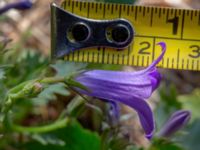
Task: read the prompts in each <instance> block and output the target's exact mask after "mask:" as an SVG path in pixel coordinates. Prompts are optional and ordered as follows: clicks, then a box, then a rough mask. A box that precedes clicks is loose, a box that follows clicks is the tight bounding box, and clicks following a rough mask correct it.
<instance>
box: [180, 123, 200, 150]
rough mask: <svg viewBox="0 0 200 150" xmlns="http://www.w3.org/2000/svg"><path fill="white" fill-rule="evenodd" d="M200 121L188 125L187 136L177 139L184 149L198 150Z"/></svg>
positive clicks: (199, 147) (199, 145)
mask: <svg viewBox="0 0 200 150" xmlns="http://www.w3.org/2000/svg"><path fill="white" fill-rule="evenodd" d="M199 127H200V120H196V121H194V122H193V123H192V124H190V125H189V126H188V127H187V129H186V132H187V133H188V134H185V135H182V136H181V137H179V139H178V140H179V141H180V143H181V144H182V145H183V146H184V147H186V149H187V150H199V149H200V142H199V139H200V128H199Z"/></svg>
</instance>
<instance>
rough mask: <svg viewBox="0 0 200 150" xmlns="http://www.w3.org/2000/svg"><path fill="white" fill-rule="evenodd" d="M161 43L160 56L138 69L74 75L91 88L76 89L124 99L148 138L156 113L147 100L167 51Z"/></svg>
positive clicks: (156, 82)
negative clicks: (159, 65)
mask: <svg viewBox="0 0 200 150" xmlns="http://www.w3.org/2000/svg"><path fill="white" fill-rule="evenodd" d="M158 45H160V46H161V48H162V53H161V55H160V56H159V57H158V58H157V59H156V60H155V61H153V63H152V64H151V65H150V66H149V67H147V68H146V69H144V70H141V71H135V72H124V71H106V70H91V71H85V72H83V73H81V74H79V75H78V76H76V77H75V80H76V81H77V82H79V83H81V84H82V85H84V86H85V87H87V89H88V90H87V91H86V90H83V89H79V88H77V90H78V91H79V92H81V93H82V94H86V95H88V96H92V97H96V98H99V99H103V100H107V101H111V102H121V103H123V104H126V105H128V106H130V107H132V108H133V109H135V110H136V112H137V113H138V116H139V119H140V122H141V125H142V127H143V129H144V131H145V133H146V137H147V138H151V137H152V135H153V132H154V128H155V126H154V118H153V112H152V110H151V108H150V107H149V105H148V103H147V101H145V99H148V98H149V97H150V96H151V94H152V92H153V91H154V90H155V89H156V88H157V87H158V85H159V83H160V80H161V74H160V73H159V72H158V71H157V68H156V64H158V62H159V61H160V60H161V59H162V58H163V55H164V53H165V51H166V45H165V43H164V42H160V43H158Z"/></svg>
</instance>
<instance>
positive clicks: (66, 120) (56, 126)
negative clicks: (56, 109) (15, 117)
mask: <svg viewBox="0 0 200 150" xmlns="http://www.w3.org/2000/svg"><path fill="white" fill-rule="evenodd" d="M69 122H70V119H69V118H64V119H62V120H58V121H55V122H54V123H52V124H49V125H44V126H38V127H24V126H20V125H16V124H13V123H11V124H10V126H11V130H13V131H16V132H23V133H24V132H28V133H45V132H50V131H53V130H56V129H59V128H63V127H66V126H67V125H68V124H69Z"/></svg>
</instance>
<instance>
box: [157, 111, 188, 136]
mask: <svg viewBox="0 0 200 150" xmlns="http://www.w3.org/2000/svg"><path fill="white" fill-rule="evenodd" d="M190 118H191V113H190V111H188V110H179V111H176V112H175V113H173V114H172V115H171V116H170V118H169V119H168V121H167V122H166V123H165V124H164V125H163V127H162V129H161V130H160V132H159V133H158V136H159V137H170V136H171V135H173V134H174V133H176V132H177V131H178V130H180V129H181V128H182V127H184V126H185V125H186V124H187V123H188V122H189V120H190Z"/></svg>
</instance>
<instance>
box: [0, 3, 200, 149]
mask: <svg viewBox="0 0 200 150" xmlns="http://www.w3.org/2000/svg"><path fill="white" fill-rule="evenodd" d="M97 1H100V0H97ZM101 1H103V0H101ZM5 2H9V1H8V0H6V1H5V0H1V1H0V6H1V5H3V4H4V3H5ZM51 2H52V1H50V0H34V5H33V7H32V8H31V9H30V10H26V11H17V10H10V11H9V12H7V13H5V14H4V15H1V16H0V104H1V106H2V104H3V101H4V99H5V97H6V95H7V92H8V91H9V89H11V88H13V87H15V86H17V85H19V84H20V83H22V82H24V81H27V80H31V79H38V78H40V77H44V76H45V77H52V76H62V75H67V74H69V73H71V72H76V71H78V70H80V69H85V68H90V69H92V68H95V69H109V70H119V69H120V70H121V69H123V70H127V69H129V70H130V69H132V70H134V68H133V67H123V66H113V65H99V64H98V65H96V64H95V65H94V64H81V63H69V62H64V61H61V60H59V61H57V62H55V63H51V61H50V10H49V8H50V7H49V4H50V3H51ZM54 2H56V3H58V4H59V3H60V1H59V0H57V1H56V0H55V1H54ZM105 2H118V3H129V4H134V3H137V4H139V5H153V6H168V7H179V8H188V9H192V8H195V9H199V8H200V2H199V0H177V1H176V0H173V1H172V0H138V1H136V2H135V1H133V0H105ZM160 71H161V72H162V73H163V74H164V79H163V80H162V83H161V86H160V88H159V90H157V91H156V92H155V93H154V94H153V96H152V97H151V100H150V103H151V106H152V108H153V109H154V112H155V115H156V125H157V129H156V130H157V131H159V130H160V128H161V127H162V125H163V123H164V122H165V121H166V119H167V118H168V117H169V116H170V114H172V113H173V112H174V111H176V110H179V109H187V110H190V111H191V112H192V119H191V121H190V123H189V124H188V126H187V127H186V128H184V129H183V130H181V131H180V132H178V133H177V134H175V135H174V136H173V137H172V138H170V139H160V138H156V137H155V138H154V139H153V140H152V141H148V140H147V139H145V137H144V133H143V132H142V129H141V127H140V125H139V123H138V118H137V115H136V114H135V112H134V111H133V110H132V109H130V108H129V107H127V106H122V110H121V112H122V114H121V117H120V122H119V124H117V125H116V124H113V123H112V122H111V121H110V120H109V117H108V115H107V110H108V105H107V104H106V103H103V102H101V101H96V100H93V99H92V98H89V97H86V98H87V100H85V99H84V98H83V97H82V96H81V95H79V94H77V93H75V92H74V91H73V90H72V89H70V88H69V87H67V86H65V85H64V84H62V83H55V84H51V85H50V86H48V87H47V88H45V90H44V91H42V92H41V93H40V94H39V95H38V96H37V97H34V98H28V99H26V98H23V99H20V100H19V101H17V102H16V103H15V105H14V106H13V108H12V109H13V110H12V114H11V116H12V120H13V121H14V122H15V123H16V124H20V125H23V126H25V127H28V126H43V125H44V126H45V125H47V126H48V125H51V124H52V123H53V122H55V121H56V120H59V118H62V117H63V116H64V117H68V118H69V123H67V124H66V126H62V127H60V128H56V129H55V130H52V131H49V132H40V131H35V132H28V130H26V128H24V130H22V131H20V132H19V131H13V130H12V128H10V127H9V124H8V125H7V126H6V128H5V127H3V126H2V124H1V123H0V149H2V150H4V149H5V150H17V149H24V150H26V149H27V150H35V149H38V150H39V149H41V150H43V149H44V150H46V149H51V150H62V149H63V150H64V149H65V150H100V149H101V150H139V149H140V150H142V149H150V150H161V149H162V150H198V149H200V143H199V138H200V109H199V108H200V88H199V87H200V73H199V72H195V71H180V70H167V69H160ZM1 115H2V114H1ZM0 118H1V116H0Z"/></svg>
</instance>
